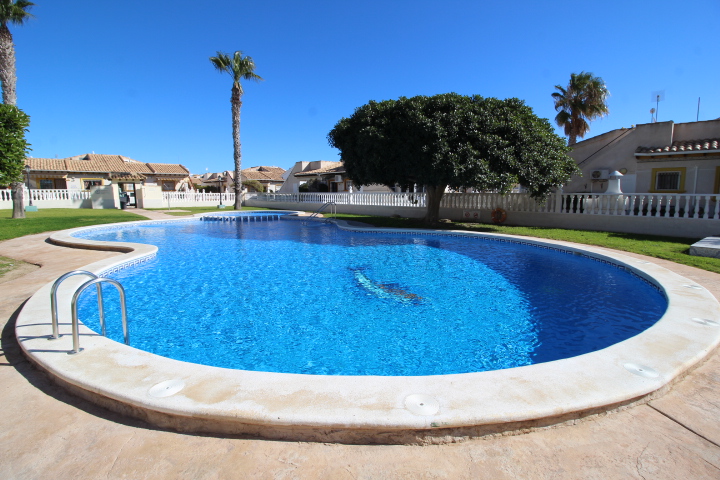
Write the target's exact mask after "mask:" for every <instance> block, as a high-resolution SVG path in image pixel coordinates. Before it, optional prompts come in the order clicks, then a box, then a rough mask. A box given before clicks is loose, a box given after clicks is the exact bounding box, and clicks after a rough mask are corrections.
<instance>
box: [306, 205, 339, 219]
mask: <svg viewBox="0 0 720 480" xmlns="http://www.w3.org/2000/svg"><path fill="white" fill-rule="evenodd" d="M327 207H331V208H330V214H331V215H336V216H337V203H335V202H326V203H323V205H322V206H321V207H320V208H318V209H317V210H315V212H314V213H313V214H312V215H310V216H309V217H308V218H307V219H306V220H305V222H308V221H310V220H312V219H313V218H317V217H318V215H320V214H321V213H322V211H323V210H325V209H326V208H327ZM325 221H326V222H328V221H330V219H329V218H328V219H325Z"/></svg>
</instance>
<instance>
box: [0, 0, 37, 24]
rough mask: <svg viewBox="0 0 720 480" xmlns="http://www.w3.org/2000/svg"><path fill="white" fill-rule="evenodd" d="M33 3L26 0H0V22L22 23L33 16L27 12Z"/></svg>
mask: <svg viewBox="0 0 720 480" xmlns="http://www.w3.org/2000/svg"><path fill="white" fill-rule="evenodd" d="M34 5H35V4H34V3H32V2H29V1H28V0H15V1H13V0H0V24H2V25H7V24H8V23H12V24H14V25H22V24H24V23H25V22H26V21H28V20H30V19H31V18H35V16H34V15H33V14H32V13H30V12H28V10H29V9H30V8H32V7H33V6H34Z"/></svg>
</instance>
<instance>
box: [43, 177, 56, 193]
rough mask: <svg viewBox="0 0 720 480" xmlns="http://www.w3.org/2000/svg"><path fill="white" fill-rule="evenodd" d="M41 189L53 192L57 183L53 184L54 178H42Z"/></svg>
mask: <svg viewBox="0 0 720 480" xmlns="http://www.w3.org/2000/svg"><path fill="white" fill-rule="evenodd" d="M40 188H41V189H42V190H51V189H53V188H55V182H53V180H52V178H41V179H40Z"/></svg>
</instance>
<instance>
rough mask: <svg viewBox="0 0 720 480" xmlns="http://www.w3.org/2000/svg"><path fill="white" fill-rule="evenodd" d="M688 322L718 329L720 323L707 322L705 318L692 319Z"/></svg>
mask: <svg viewBox="0 0 720 480" xmlns="http://www.w3.org/2000/svg"><path fill="white" fill-rule="evenodd" d="M690 320H692V321H693V322H697V323H699V324H701V325H707V326H709V327H720V323H718V322H716V321H715V320H708V319H707V318H697V317H693V318H691V319H690Z"/></svg>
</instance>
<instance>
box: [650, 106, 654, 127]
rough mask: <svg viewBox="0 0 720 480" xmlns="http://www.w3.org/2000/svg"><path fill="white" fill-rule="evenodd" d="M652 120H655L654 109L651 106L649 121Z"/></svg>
mask: <svg viewBox="0 0 720 480" xmlns="http://www.w3.org/2000/svg"><path fill="white" fill-rule="evenodd" d="M653 122H655V109H654V108H651V109H650V123H653Z"/></svg>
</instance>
